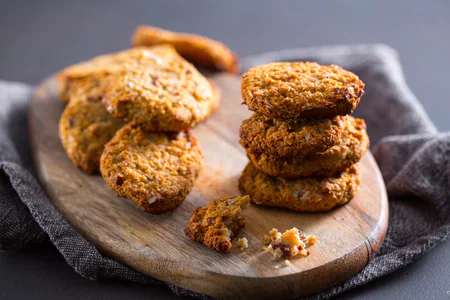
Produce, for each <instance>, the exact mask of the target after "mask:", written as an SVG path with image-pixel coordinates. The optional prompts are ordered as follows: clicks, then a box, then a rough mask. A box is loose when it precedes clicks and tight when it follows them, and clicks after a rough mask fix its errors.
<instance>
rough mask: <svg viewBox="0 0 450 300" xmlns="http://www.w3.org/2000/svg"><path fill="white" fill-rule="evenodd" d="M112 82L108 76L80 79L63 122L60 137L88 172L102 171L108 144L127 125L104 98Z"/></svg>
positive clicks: (60, 126) (62, 116)
mask: <svg viewBox="0 0 450 300" xmlns="http://www.w3.org/2000/svg"><path fill="white" fill-rule="evenodd" d="M108 81H109V77H108V76H96V77H95V78H93V77H90V78H88V79H81V80H78V81H77V83H76V84H75V85H73V89H71V91H70V98H71V102H70V104H69V105H68V106H66V108H65V110H64V112H63V114H62V115H61V119H60V121H59V136H60V139H61V143H62V144H63V147H64V149H65V150H66V153H67V155H68V156H69V157H70V159H71V160H72V162H73V163H74V165H75V166H77V167H78V168H80V169H81V170H83V171H85V172H87V173H97V172H98V171H99V166H100V156H101V155H102V152H103V147H104V145H105V144H106V143H107V142H109V140H110V139H111V138H112V137H113V135H114V134H115V133H116V131H117V130H118V129H119V128H120V127H122V126H123V125H124V122H123V121H121V120H117V119H115V118H113V117H112V116H111V115H110V114H109V113H108V112H107V111H106V109H105V106H104V105H103V103H102V101H101V100H102V97H103V93H104V91H105V88H106V86H107V84H108Z"/></svg>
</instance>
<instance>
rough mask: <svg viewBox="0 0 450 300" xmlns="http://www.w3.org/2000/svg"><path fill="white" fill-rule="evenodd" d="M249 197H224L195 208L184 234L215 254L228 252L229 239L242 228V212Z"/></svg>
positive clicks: (230, 244) (229, 247)
mask: <svg viewBox="0 0 450 300" xmlns="http://www.w3.org/2000/svg"><path fill="white" fill-rule="evenodd" d="M249 202H250V197H249V196H243V197H238V196H237V197H225V198H221V199H218V200H215V201H214V202H213V203H210V204H208V205H206V206H203V207H197V208H196V209H195V211H194V213H193V214H192V217H191V218H190V220H189V222H188V224H187V225H186V227H185V228H184V233H185V234H186V236H187V237H188V238H190V239H191V240H193V241H196V242H199V243H202V244H204V245H205V246H207V247H208V248H211V249H214V250H216V251H217V252H221V253H227V252H229V251H230V249H231V246H232V243H231V239H232V238H233V237H236V236H237V234H238V232H239V230H240V228H241V227H243V226H244V217H243V216H242V210H243V209H244V208H245V207H246V206H247V205H248V204H249Z"/></svg>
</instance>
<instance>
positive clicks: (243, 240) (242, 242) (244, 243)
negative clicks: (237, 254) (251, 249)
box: [236, 237, 248, 251]
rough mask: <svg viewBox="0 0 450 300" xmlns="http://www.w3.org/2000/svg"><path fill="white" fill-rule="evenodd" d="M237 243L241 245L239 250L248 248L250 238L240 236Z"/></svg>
mask: <svg viewBox="0 0 450 300" xmlns="http://www.w3.org/2000/svg"><path fill="white" fill-rule="evenodd" d="M236 245H237V246H238V247H239V251H244V250H245V249H247V248H248V240H247V238H245V237H243V238H240V239H239V240H238V241H237V244H236Z"/></svg>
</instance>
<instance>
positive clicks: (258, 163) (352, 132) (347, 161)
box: [247, 116, 370, 178]
mask: <svg viewBox="0 0 450 300" xmlns="http://www.w3.org/2000/svg"><path fill="white" fill-rule="evenodd" d="M346 118H347V121H346V122H345V128H344V130H343V131H342V135H341V138H340V139H339V141H338V143H337V144H336V145H334V146H332V147H330V148H328V149H327V150H325V151H323V152H318V153H315V154H310V155H306V156H293V157H277V156H271V155H267V154H265V153H252V152H249V151H247V155H248V157H249V158H250V160H251V161H252V162H253V164H254V165H255V167H256V168H257V169H259V170H260V171H262V172H265V173H267V174H269V175H271V176H281V177H286V178H299V177H303V176H331V175H333V174H335V173H339V172H342V171H344V170H345V169H347V168H348V167H350V166H351V165H353V164H354V163H357V162H358V161H359V160H360V159H361V157H362V156H363V155H364V153H366V151H367V149H368V148H369V144H370V142H369V137H368V135H367V133H366V124H365V123H364V120H362V119H355V118H353V117H351V116H347V117H346Z"/></svg>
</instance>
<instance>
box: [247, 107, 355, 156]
mask: <svg viewBox="0 0 450 300" xmlns="http://www.w3.org/2000/svg"><path fill="white" fill-rule="evenodd" d="M346 118H347V117H346V116H336V117H333V118H331V119H272V118H269V117H266V116H264V115H260V114H253V115H252V116H251V117H250V118H249V119H247V120H244V121H243V122H242V124H241V127H240V130H239V135H240V138H241V139H240V143H241V145H242V146H243V147H244V148H245V149H247V150H248V151H249V152H253V153H254V152H257V153H266V154H268V155H272V156H278V157H286V156H288V157H289V156H296V155H306V154H310V153H316V152H321V151H325V150H326V149H328V148H329V147H331V146H333V145H334V144H336V143H337V142H338V140H339V139H340V137H341V134H342V131H343V128H344V124H345V122H346Z"/></svg>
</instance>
